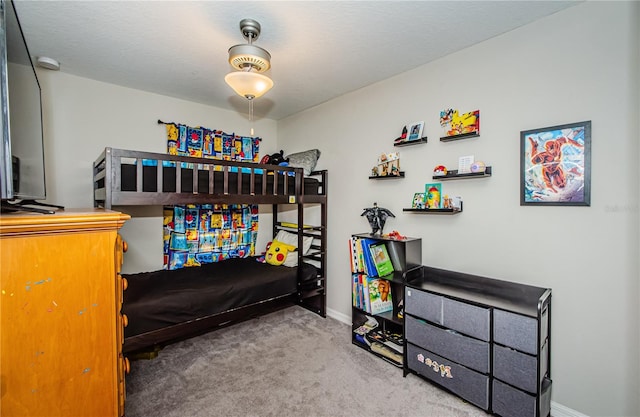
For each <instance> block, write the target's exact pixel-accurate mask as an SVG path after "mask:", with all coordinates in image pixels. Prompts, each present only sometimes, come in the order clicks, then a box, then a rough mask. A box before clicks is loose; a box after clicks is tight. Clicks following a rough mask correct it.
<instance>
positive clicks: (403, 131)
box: [393, 126, 408, 143]
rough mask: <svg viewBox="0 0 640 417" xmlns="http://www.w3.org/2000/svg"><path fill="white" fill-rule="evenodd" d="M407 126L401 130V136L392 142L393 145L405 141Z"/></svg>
mask: <svg viewBox="0 0 640 417" xmlns="http://www.w3.org/2000/svg"><path fill="white" fill-rule="evenodd" d="M407 133H408V131H407V126H405V127H403V128H402V134H401V135H400V136H399V137H398V138H396V140H394V141H393V143H403V142H406V141H407Z"/></svg>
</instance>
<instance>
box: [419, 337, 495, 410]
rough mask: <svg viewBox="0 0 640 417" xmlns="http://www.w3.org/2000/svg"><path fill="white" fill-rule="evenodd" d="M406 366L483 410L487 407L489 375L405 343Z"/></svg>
mask: <svg viewBox="0 0 640 417" xmlns="http://www.w3.org/2000/svg"><path fill="white" fill-rule="evenodd" d="M407 367H408V368H409V369H411V370H412V371H414V372H416V373H417V374H419V375H421V376H423V377H425V378H426V379H428V380H430V381H433V382H434V383H436V384H438V385H440V386H442V387H443V388H446V389H448V390H449V391H451V392H453V393H454V394H456V395H458V396H460V397H462V398H463V399H465V400H467V401H469V402H470V403H472V404H475V405H477V406H478V407H480V408H482V409H483V410H485V411H486V410H488V409H489V377H488V376H487V375H483V374H480V373H478V372H475V371H472V370H471V369H468V368H465V367H464V366H462V365H458V364H456V363H455V362H451V361H449V360H447V359H445V358H443V357H441V356H439V355H436V354H435V353H433V352H429V351H427V350H425V349H422V348H420V347H418V346H415V345H413V344H411V343H407Z"/></svg>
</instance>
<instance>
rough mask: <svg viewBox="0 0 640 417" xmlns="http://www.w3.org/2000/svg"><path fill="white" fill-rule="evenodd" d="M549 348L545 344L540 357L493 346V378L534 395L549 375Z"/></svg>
mask: <svg viewBox="0 0 640 417" xmlns="http://www.w3.org/2000/svg"><path fill="white" fill-rule="evenodd" d="M547 347H548V344H547V343H545V344H544V346H543V347H542V349H541V350H540V357H539V358H538V357H536V356H531V355H528V354H526V353H521V352H518V351H517V350H513V349H511V348H508V347H504V346H500V345H497V344H494V345H493V376H494V377H496V378H498V379H501V380H503V381H504V382H507V383H509V384H511V385H513V386H515V387H518V388H521V389H523V390H525V391H528V392H530V393H532V394H535V393H536V392H537V391H538V387H539V386H540V383H541V382H542V379H543V378H544V376H545V374H546V373H547V372H546V371H547ZM538 361H540V369H541V371H540V381H537V377H538Z"/></svg>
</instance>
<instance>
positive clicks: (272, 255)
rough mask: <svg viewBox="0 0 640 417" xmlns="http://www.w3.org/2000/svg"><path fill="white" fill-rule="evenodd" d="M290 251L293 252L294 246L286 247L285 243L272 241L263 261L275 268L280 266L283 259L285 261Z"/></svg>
mask: <svg viewBox="0 0 640 417" xmlns="http://www.w3.org/2000/svg"><path fill="white" fill-rule="evenodd" d="M292 250H295V246H291V245H287V244H286V243H282V242H278V241H277V240H276V239H273V242H271V243H270V244H269V247H268V248H267V253H266V254H265V256H264V259H265V261H266V262H267V263H268V264H271V265H276V266H278V265H282V264H283V263H284V261H285V259H287V253H289V251H292Z"/></svg>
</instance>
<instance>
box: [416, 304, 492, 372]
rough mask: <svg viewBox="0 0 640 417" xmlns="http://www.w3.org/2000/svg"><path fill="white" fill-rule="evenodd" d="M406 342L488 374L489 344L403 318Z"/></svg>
mask: <svg viewBox="0 0 640 417" xmlns="http://www.w3.org/2000/svg"><path fill="white" fill-rule="evenodd" d="M404 337H405V339H406V340H408V341H410V342H411V343H414V344H416V345H418V346H420V347H422V348H424V349H426V350H429V351H431V352H434V353H436V354H438V355H442V356H443V357H446V358H448V359H450V360H452V361H455V362H458V363H459V364H461V365H464V366H466V367H468V368H471V369H474V370H476V371H478V372H483V373H489V344H488V343H486V342H483V341H481V340H477V339H472V338H470V337H466V336H463V335H461V334H459V333H456V332H453V331H451V330H446V329H441V328H439V327H436V326H432V325H430V324H428V323H425V322H423V321H422V320H419V319H416V318H414V317H411V316H406V318H405V334H404Z"/></svg>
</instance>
